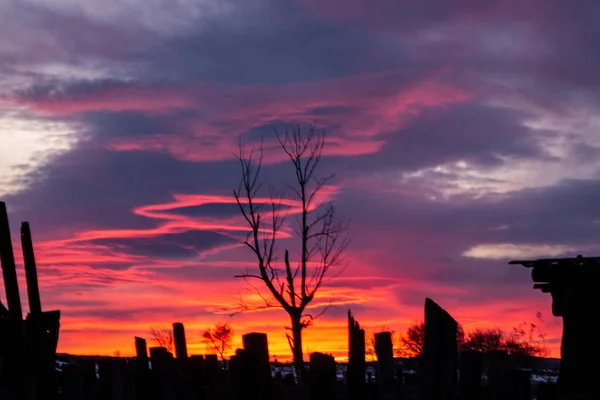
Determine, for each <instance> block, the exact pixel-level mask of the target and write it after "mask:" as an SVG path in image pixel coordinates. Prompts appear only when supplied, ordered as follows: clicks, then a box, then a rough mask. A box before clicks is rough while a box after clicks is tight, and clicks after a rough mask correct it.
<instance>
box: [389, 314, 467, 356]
mask: <svg viewBox="0 0 600 400" xmlns="http://www.w3.org/2000/svg"><path fill="white" fill-rule="evenodd" d="M464 341H465V331H464V330H463V327H462V325H460V324H458V328H457V331H456V343H457V344H458V348H459V349H460V348H461V347H462V345H463V343H464ZM424 344H425V322H416V323H414V324H412V325H411V326H409V327H408V329H407V330H406V333H405V334H404V335H402V336H400V348H399V351H398V353H399V354H400V355H401V356H402V357H420V356H421V355H423V346H424Z"/></svg>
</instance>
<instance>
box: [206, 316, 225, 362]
mask: <svg viewBox="0 0 600 400" xmlns="http://www.w3.org/2000/svg"><path fill="white" fill-rule="evenodd" d="M202 339H203V340H204V342H206V343H207V344H210V345H211V346H212V347H213V348H214V349H215V350H216V351H217V353H219V355H220V356H221V360H223V361H225V356H224V354H225V352H226V351H227V350H229V349H230V348H231V340H232V339H233V328H232V327H231V325H229V324H228V323H223V324H221V323H219V324H215V326H214V327H212V328H208V329H207V330H205V331H204V332H202Z"/></svg>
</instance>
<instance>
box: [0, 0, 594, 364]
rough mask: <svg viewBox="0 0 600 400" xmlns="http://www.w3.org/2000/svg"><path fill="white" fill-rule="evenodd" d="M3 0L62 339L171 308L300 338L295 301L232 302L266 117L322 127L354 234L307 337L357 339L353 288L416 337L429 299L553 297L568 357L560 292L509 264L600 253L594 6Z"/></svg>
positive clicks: (332, 192) (8, 69) (471, 307)
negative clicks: (293, 320)
mask: <svg viewBox="0 0 600 400" xmlns="http://www.w3.org/2000/svg"><path fill="white" fill-rule="evenodd" d="M0 15H1V18H2V23H0V132H1V133H0V135H1V136H0V137H1V139H2V142H1V145H0V200H3V201H5V202H6V203H7V205H8V208H9V213H10V218H11V228H12V233H13V243H14V245H15V250H16V252H17V258H18V262H19V263H20V265H19V266H18V269H19V274H20V275H21V276H22V275H24V274H23V271H22V266H21V260H20V259H21V254H20V249H19V247H18V246H19V241H18V228H19V224H20V221H22V220H28V221H30V223H31V227H32V233H33V239H34V244H35V248H36V256H37V259H38V264H39V276H40V287H41V296H42V303H43V307H44V308H45V309H46V310H49V309H60V310H61V311H62V321H61V322H62V324H61V337H60V342H59V351H61V352H73V353H86V354H112V353H113V352H114V351H116V350H119V351H120V352H121V353H122V354H132V353H133V352H134V342H133V336H134V335H135V336H146V337H149V335H148V331H149V329H150V326H152V325H156V324H170V323H172V322H175V321H181V322H183V323H184V324H185V326H186V331H187V337H188V343H189V349H190V352H191V353H203V352H204V351H205V348H204V346H203V345H202V344H201V343H200V331H201V330H202V329H203V328H206V327H208V326H210V325H211V324H213V323H216V322H220V321H221V322H223V321H226V322H230V323H231V324H232V325H233V328H234V329H235V332H236V343H235V344H236V346H239V343H240V341H241V339H240V337H239V335H240V334H243V333H246V332H251V331H260V332H267V333H268V335H269V340H270V346H271V347H270V352H271V354H274V355H277V356H278V358H280V359H284V358H287V357H289V355H290V351H289V348H288V345H287V342H286V340H285V330H284V329H283V327H284V326H286V324H287V323H288V320H287V318H286V315H285V313H284V312H283V311H280V310H268V311H258V312H251V313H243V314H238V315H236V316H234V317H232V318H230V317H229V312H228V310H230V309H231V308H234V307H235V306H236V305H237V304H238V302H239V298H240V295H241V296H243V297H244V298H245V299H250V300H252V298H251V294H250V293H248V292H247V290H246V286H245V283H244V281H241V280H236V279H234V278H233V276H234V275H235V274H239V273H240V272H243V271H244V269H245V268H246V267H249V268H252V267H253V265H254V264H253V258H252V254H251V253H250V252H249V250H248V249H247V248H245V247H244V246H243V245H242V244H241V240H242V239H243V238H244V236H245V229H246V227H245V225H244V221H243V219H242V218H241V216H240V215H239V213H238V211H237V209H236V206H235V204H234V203H233V197H232V189H233V188H235V187H237V184H238V180H239V164H238V163H237V161H236V160H235V158H234V153H235V152H236V151H237V146H238V141H239V139H240V137H241V138H242V140H243V142H244V143H246V145H247V146H249V147H252V146H256V145H257V144H258V143H259V142H260V140H261V139H263V140H264V145H265V148H266V155H265V162H266V165H265V169H264V174H265V175H264V177H265V179H269V180H270V182H271V183H273V184H276V185H277V184H280V183H281V182H283V181H287V180H289V179H290V178H292V175H291V174H293V170H292V169H291V167H290V165H288V164H286V163H281V160H282V158H281V157H280V153H277V148H276V146H275V143H276V142H275V138H274V135H273V128H276V129H283V128H284V127H285V126H286V124H289V123H306V122H312V123H314V124H316V125H317V126H318V127H320V128H323V129H325V130H326V131H327V134H328V136H327V137H328V143H327V146H326V148H325V155H324V158H323V163H322V165H321V172H322V173H323V174H328V173H334V174H335V175H336V181H335V182H334V185H335V186H332V187H329V188H328V192H327V194H328V198H329V199H332V200H334V201H335V202H336V204H337V206H338V208H339V210H340V212H341V213H342V214H343V215H346V216H348V217H349V218H351V219H352V230H353V239H352V242H351V244H350V246H349V247H348V250H347V253H346V259H347V261H348V263H347V267H346V269H345V270H344V272H343V273H342V274H341V275H340V276H339V277H338V278H337V279H335V280H333V281H331V282H330V283H328V284H327V285H326V286H325V287H323V289H322V291H321V298H319V299H317V301H316V305H317V306H322V305H324V304H328V303H331V307H330V309H329V311H328V312H327V313H326V314H325V315H324V316H323V317H321V318H320V319H319V320H318V321H316V322H315V325H314V326H313V327H311V328H309V329H308V331H307V332H306V333H305V343H304V349H305V352H306V354H308V353H310V352H312V351H316V350H319V351H325V352H331V353H333V354H334V355H336V356H338V357H340V358H343V357H344V356H345V355H346V348H347V336H346V312H347V310H348V309H349V308H350V309H352V311H353V313H354V314H355V316H356V318H357V320H358V321H359V322H360V323H361V324H362V325H364V326H365V327H366V328H367V329H368V330H379V329H380V328H381V327H384V326H387V327H391V328H393V329H395V330H396V331H397V332H400V331H403V330H405V329H406V327H407V326H408V325H409V324H411V323H413V322H415V321H419V320H421V319H422V318H423V305H424V300H425V297H431V298H432V299H434V300H435V301H436V302H438V303H439V304H440V305H441V306H442V307H444V308H445V309H446V310H448V311H449V312H450V313H451V314H452V315H453V316H454V317H455V318H456V319H457V320H458V321H459V322H460V323H462V324H463V326H464V328H465V330H467V331H469V330H471V329H473V328H475V327H481V326H491V327H496V326H497V327H500V328H503V329H506V330H510V329H511V328H512V327H514V326H517V325H519V324H521V323H523V322H524V321H532V322H537V321H536V313H537V312H538V311H539V312H541V313H542V314H543V324H542V331H543V332H544V333H546V334H547V339H546V342H547V344H548V345H549V347H550V349H551V351H552V353H551V354H552V355H554V356H558V350H559V341H560V332H561V323H560V319H558V318H555V317H553V316H552V315H551V311H550V304H551V302H550V297H549V295H545V294H542V293H540V292H538V291H535V290H533V289H532V282H531V279H530V272H529V271H528V270H526V269H525V268H522V267H520V266H509V265H508V264H507V263H508V261H509V260H511V259H519V258H537V257H552V256H575V255H577V254H583V255H588V256H592V255H598V254H599V253H600V242H599V240H598V239H599V237H600V98H599V97H598V93H600V92H599V90H600V78H599V76H600V75H599V74H598V71H600V46H598V38H599V37H600V19H599V16H600V3H598V1H597V0H577V1H573V2H565V1H564V0H545V1H534V0H503V1H493V2H492V1H486V2H483V1H476V0H456V1H449V0H420V1H401V0H377V1H373V0H176V1H173V0H149V1H148V0H146V1H142V0H127V1H125V0H104V1H102V2H101V4H100V2H96V1H80V0H60V1H59V0H19V1H17V0H7V1H2V2H0ZM289 221H290V222H293V221H294V219H293V218H290V220H289ZM287 228H291V227H286V229H287ZM286 246H288V247H289V246H290V242H288V241H285V240H282V241H281V242H280V244H279V247H278V249H279V250H280V254H282V252H283V250H284V249H285V248H286ZM20 290H21V296H22V302H23V305H24V309H27V306H26V304H27V303H26V289H25V284H24V282H22V283H21V288H20ZM248 296H250V297H248ZM2 301H3V302H4V303H5V297H4V291H3V290H2Z"/></svg>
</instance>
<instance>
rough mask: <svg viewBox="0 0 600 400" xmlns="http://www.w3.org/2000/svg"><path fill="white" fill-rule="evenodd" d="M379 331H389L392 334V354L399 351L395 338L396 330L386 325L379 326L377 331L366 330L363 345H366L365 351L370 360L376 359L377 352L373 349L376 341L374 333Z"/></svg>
mask: <svg viewBox="0 0 600 400" xmlns="http://www.w3.org/2000/svg"><path fill="white" fill-rule="evenodd" d="M380 332H390V334H391V336H392V347H393V352H394V354H396V353H398V351H399V346H398V341H397V340H396V332H395V331H394V330H393V329H391V328H390V327H388V326H384V327H381V328H379V330H378V331H373V332H367V334H366V335H367V337H366V339H365V342H366V343H365V346H366V348H365V353H366V354H367V355H368V356H369V358H370V359H371V361H375V360H376V359H377V352H376V349H375V347H376V346H375V343H376V340H375V335H376V334H377V333H380Z"/></svg>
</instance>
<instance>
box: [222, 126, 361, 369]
mask: <svg viewBox="0 0 600 400" xmlns="http://www.w3.org/2000/svg"><path fill="white" fill-rule="evenodd" d="M275 134H276V136H277V139H278V141H279V145H280V147H281V149H282V151H283V152H284V153H285V154H286V155H287V158H288V159H289V161H290V162H291V165H292V167H293V168H292V171H293V176H294V178H295V179H294V184H292V185H285V187H286V188H287V189H290V190H291V192H292V195H293V199H286V198H285V196H284V193H283V191H280V192H279V194H277V192H276V191H275V190H271V193H270V196H269V197H265V198H261V197H259V192H260V189H261V186H262V182H261V181H260V172H261V166H262V157H263V150H262V146H261V148H260V154H259V156H258V159H257V160H255V159H254V158H255V157H254V154H253V152H251V153H250V155H249V156H246V155H245V154H244V151H243V148H242V146H241V145H240V152H239V156H238V158H239V161H240V166H241V175H242V177H241V181H240V185H239V187H238V189H237V190H234V191H233V194H234V196H235V200H236V202H237V204H238V206H239V210H240V212H241V214H242V216H243V217H244V220H245V221H246V223H247V224H248V226H249V228H250V232H249V234H248V236H247V238H246V240H245V242H244V244H245V245H246V246H247V247H248V248H249V249H250V250H251V251H252V253H253V254H254V256H255V258H256V268H255V269H253V271H249V270H246V272H245V273H244V274H242V275H238V276H237V277H241V278H244V279H245V280H246V281H247V282H248V283H249V285H250V287H251V288H252V289H253V291H254V293H255V294H257V295H258V296H259V297H260V298H261V299H262V301H263V302H264V304H263V305H261V306H258V307H252V306H249V305H248V304H246V303H245V302H243V301H242V309H243V310H249V309H258V308H268V307H280V308H283V310H285V312H286V313H287V314H288V316H289V318H290V322H291V326H289V327H288V328H287V329H289V330H291V333H292V334H291V335H290V334H286V337H287V339H288V343H289V345H290V348H291V350H292V354H293V359H294V366H295V368H296V370H297V371H299V372H301V371H303V368H304V360H303V352H302V330H303V329H304V328H306V327H308V326H310V325H311V324H312V322H313V320H314V319H315V318H316V317H318V316H319V315H321V314H322V312H321V313H319V314H317V315H314V314H311V313H309V312H307V311H308V308H309V305H310V304H311V302H312V301H313V300H314V298H315V296H316V295H317V292H318V290H319V289H320V288H321V286H322V285H323V282H324V279H325V277H326V276H328V275H330V274H331V272H332V268H334V267H336V266H338V265H339V264H340V261H341V256H342V253H343V250H344V249H345V247H346V245H347V243H348V238H349V237H348V236H347V235H346V232H347V228H348V222H347V221H346V220H344V219H342V218H339V217H338V215H337V212H336V209H335V207H334V205H333V203H332V202H329V203H325V204H320V203H319V202H320V200H321V199H320V197H322V196H323V191H324V189H327V184H328V183H329V182H330V181H331V179H332V178H333V176H332V175H329V176H326V177H318V176H316V169H317V167H318V166H319V162H320V160H321V155H322V152H323V148H324V146H325V134H324V132H323V131H318V130H317V129H316V128H315V127H314V126H311V127H309V128H308V132H302V130H301V128H300V127H299V126H295V127H294V128H292V129H291V131H288V130H286V132H285V134H284V135H280V134H279V133H278V132H275ZM266 205H267V206H268V211H266V212H264V211H263V207H264V206H266ZM283 205H285V206H286V207H290V208H291V209H294V210H295V211H296V212H297V214H299V220H298V227H297V229H295V230H294V231H293V232H290V233H288V232H285V235H283V234H282V233H281V232H280V230H281V228H282V226H283V223H284V221H285V217H286V216H285V215H284V214H283V213H282V206H283ZM281 236H291V237H295V238H296V239H297V242H296V243H297V245H298V247H299V250H300V251H299V255H298V259H297V260H296V262H295V263H293V262H292V261H291V260H290V253H289V251H288V249H286V250H285V252H284V261H283V264H282V263H280V262H278V260H277V257H276V254H275V253H276V246H275V244H276V241H277V239H278V238H280V237H281ZM253 280H256V281H259V282H261V283H262V286H264V287H265V288H266V289H267V290H266V295H265V294H264V293H262V292H261V291H260V290H259V288H257V287H256V286H254V285H253V284H252V283H251V281H253ZM324 311H325V310H323V312H324ZM299 376H301V374H299Z"/></svg>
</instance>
